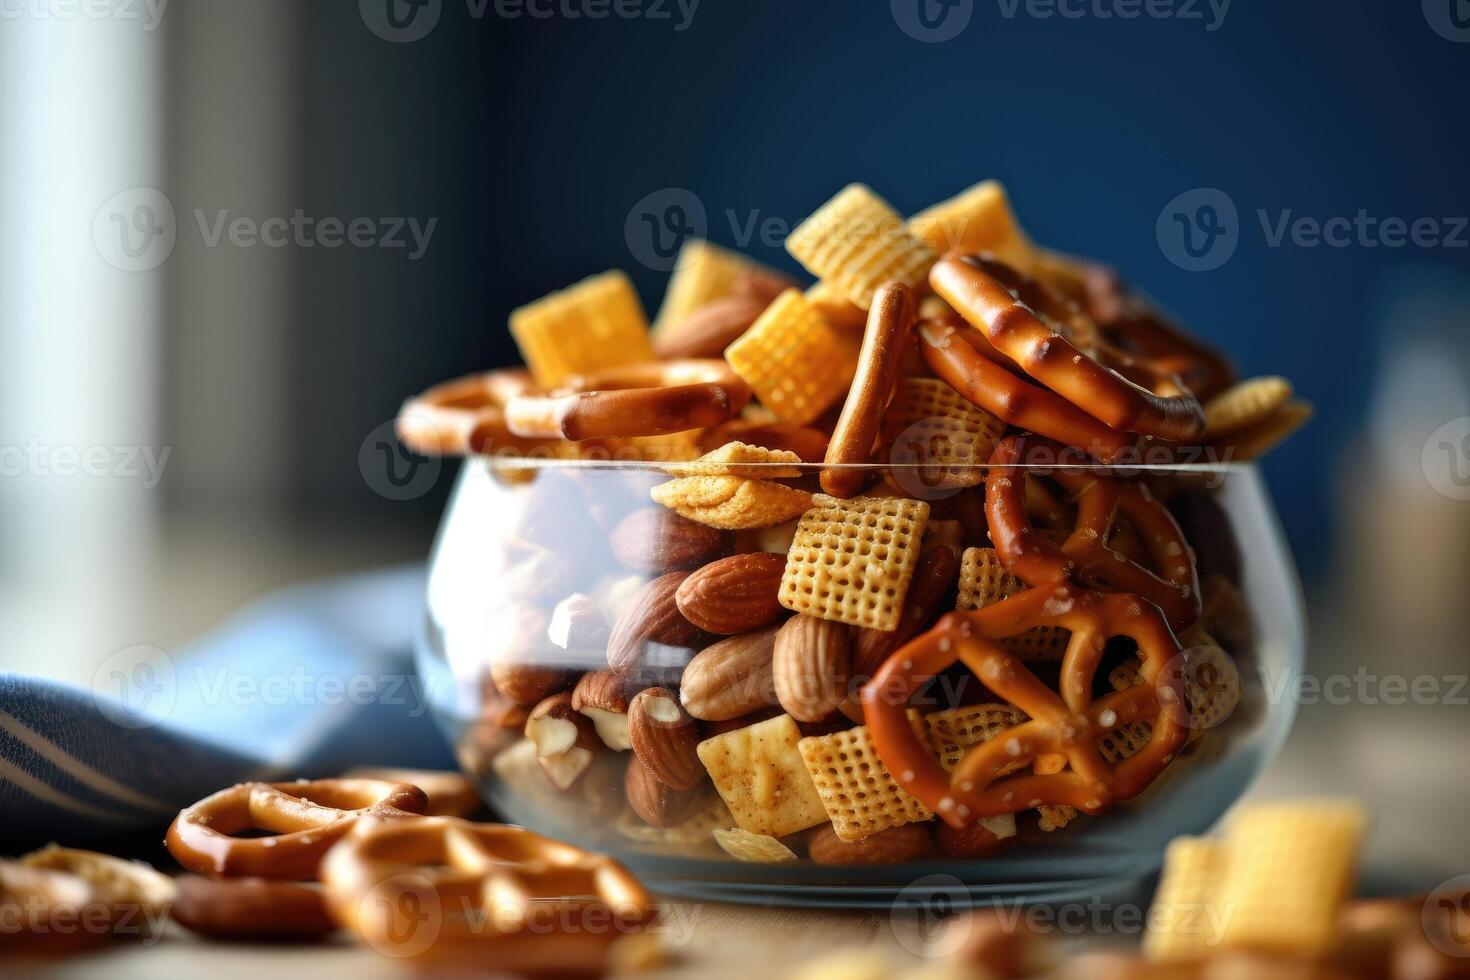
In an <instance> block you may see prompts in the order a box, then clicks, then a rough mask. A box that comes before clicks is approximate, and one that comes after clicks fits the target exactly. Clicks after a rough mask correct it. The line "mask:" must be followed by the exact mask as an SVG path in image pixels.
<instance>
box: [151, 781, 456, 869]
mask: <svg viewBox="0 0 1470 980" xmlns="http://www.w3.org/2000/svg"><path fill="white" fill-rule="evenodd" d="M428 805H429V801H428V799H427V798H426V797H425V796H424V791H423V790H421V789H419V788H418V787H417V786H411V785H409V784H407V783H390V782H387V781H385V780H380V779H317V780H300V781H298V782H294V783H240V784H238V785H235V786H231V787H230V788H228V789H223V790H220V791H219V792H218V793H214V794H213V795H211V796H206V797H205V798H204V799H202V800H200V801H199V802H198V803H195V804H193V805H191V806H189V807H186V808H185V809H183V810H182V811H180V812H179V815H178V816H177V817H175V818H174V822H173V823H172V824H171V825H170V826H169V828H168V835H167V837H166V838H165V843H166V844H167V845H168V849H169V853H171V854H172V855H173V856H174V858H175V859H177V860H178V862H179V863H180V864H182V865H183V866H184V867H186V868H188V869H189V870H190V871H194V872H197V873H199V874H203V875H222V876H228V877H234V876H240V875H253V876H258V877H261V878H274V879H284V880H288V881H306V880H312V879H315V878H316V873H317V864H318V863H319V862H320V861H321V858H322V855H323V854H325V853H326V851H327V849H328V848H329V847H331V846H332V845H333V844H334V843H336V842H337V841H338V840H339V839H341V837H342V836H343V835H344V834H346V833H347V832H348V831H349V830H351V829H352V827H353V825H354V824H356V823H357V821H358V820H359V819H361V818H362V817H364V816H369V815H370V816H375V817H402V816H410V815H416V814H421V813H423V812H424V810H425V809H427V807H428ZM252 829H256V830H268V831H272V832H273V836H269V837H236V836H234V835H235V834H239V833H241V832H242V831H247V830H252Z"/></svg>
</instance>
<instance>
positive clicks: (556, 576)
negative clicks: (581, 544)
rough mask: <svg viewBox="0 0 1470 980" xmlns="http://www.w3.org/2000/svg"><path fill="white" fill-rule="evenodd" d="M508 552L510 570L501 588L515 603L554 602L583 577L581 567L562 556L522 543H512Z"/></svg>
mask: <svg viewBox="0 0 1470 980" xmlns="http://www.w3.org/2000/svg"><path fill="white" fill-rule="evenodd" d="M507 552H508V554H509V558H510V562H509V567H508V568H507V569H506V572H505V574H504V575H502V576H501V577H500V586H501V588H502V589H503V590H504V592H505V594H506V595H507V596H510V597H511V598H512V599H519V600H523V601H536V600H551V599H555V598H557V597H559V596H564V595H567V594H568V593H570V592H572V591H573V590H574V589H575V588H576V587H577V582H578V580H579V579H580V578H581V577H582V565H581V564H580V563H578V562H577V561H576V560H575V559H574V558H573V557H572V556H570V555H566V554H563V553H562V552H559V551H553V550H552V549H550V548H543V547H541V546H540V545H537V544H528V543H526V542H523V541H513V542H511V544H509V545H508V546H507Z"/></svg>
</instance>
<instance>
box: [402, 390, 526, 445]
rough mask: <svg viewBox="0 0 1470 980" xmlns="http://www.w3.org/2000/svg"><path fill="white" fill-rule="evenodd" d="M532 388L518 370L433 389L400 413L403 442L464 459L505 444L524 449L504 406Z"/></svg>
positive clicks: (404, 406)
mask: <svg viewBox="0 0 1470 980" xmlns="http://www.w3.org/2000/svg"><path fill="white" fill-rule="evenodd" d="M531 388H532V383H531V375H530V374H529V373H527V372H526V371H523V370H521V369H519V368H506V369H504V370H500V371H485V372H482V373H480V374H467V375H465V376H464V377H462V378H455V379H454V380H452V381H445V382H443V383H442V384H437V385H434V386H433V387H432V388H430V389H428V390H427V391H425V392H424V393H423V394H421V395H415V396H414V397H412V398H410V399H409V400H408V401H406V402H404V403H403V407H402V408H400V409H399V410H398V419H397V424H396V430H397V433H398V438H399V439H400V440H401V441H402V442H403V444H404V445H405V446H407V447H408V448H409V449H411V450H413V451H414V452H416V453H419V454H420V455H423V456H463V455H466V454H468V453H471V452H486V451H489V450H490V449H492V448H496V447H499V446H503V445H512V446H517V447H518V448H525V446H524V445H523V442H524V441H523V440H519V439H517V438H516V437H515V436H514V435H512V434H511V432H510V430H509V429H507V428H506V427H505V405H506V402H508V401H510V399H512V398H514V397H516V396H517V395H521V394H524V393H526V392H527V391H530V390H531Z"/></svg>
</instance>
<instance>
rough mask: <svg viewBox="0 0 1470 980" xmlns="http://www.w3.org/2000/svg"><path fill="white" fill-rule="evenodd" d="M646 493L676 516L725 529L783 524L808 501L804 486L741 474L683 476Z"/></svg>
mask: <svg viewBox="0 0 1470 980" xmlns="http://www.w3.org/2000/svg"><path fill="white" fill-rule="evenodd" d="M648 494H649V496H650V497H652V498H653V500H654V503H658V504H662V505H663V506H665V507H667V508H669V510H672V511H673V512H674V513H676V514H678V515H679V516H680V517H687V518H689V519H690V520H691V521H697V522H699V523H700V524H704V525H707V526H709V527H717V528H720V529H721V530H725V531H747V530H751V529H753V528H761V527H774V526H775V525H777V524H784V523H786V522H787V521H790V520H794V519H795V518H796V517H798V516H800V515H801V514H802V513H803V512H804V511H805V510H806V509H807V508H808V507H810V506H811V504H812V494H811V493H810V492H808V491H806V490H797V489H794V488H792V487H788V486H786V485H785V484H781V483H769V482H767V481H765V480H750V479H746V478H745V477H741V476H721V475H715V476H684V477H680V478H679V479H677V480H670V481H669V482H668V483H660V484H659V485H658V486H656V487H653V488H651V489H650V490H649V491H648Z"/></svg>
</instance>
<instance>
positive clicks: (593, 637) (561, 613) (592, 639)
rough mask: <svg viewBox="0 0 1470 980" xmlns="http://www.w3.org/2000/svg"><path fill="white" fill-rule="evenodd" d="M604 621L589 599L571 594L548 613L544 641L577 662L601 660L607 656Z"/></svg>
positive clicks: (578, 594) (599, 611)
mask: <svg viewBox="0 0 1470 980" xmlns="http://www.w3.org/2000/svg"><path fill="white" fill-rule="evenodd" d="M607 632H608V631H607V620H606V619H605V618H604V617H603V615H602V611H601V610H599V609H598V608H597V603H595V602H593V601H592V598H591V597H590V596H587V595H584V594H582V593H581V592H573V593H572V594H571V595H569V596H567V597H566V598H565V599H563V600H561V601H560V602H558V603H557V604H556V606H555V607H554V608H553V609H552V610H551V622H550V623H549V624H547V627H546V638H547V639H549V640H550V641H551V644H552V646H555V647H557V648H558V649H561V650H565V651H566V652H567V653H569V654H572V655H573V656H575V657H577V658H579V659H585V660H588V661H592V660H601V659H602V658H603V657H604V656H605V655H606V652H607Z"/></svg>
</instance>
